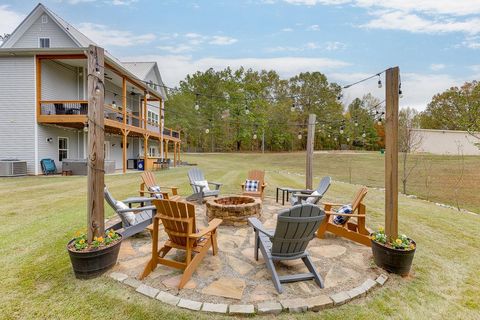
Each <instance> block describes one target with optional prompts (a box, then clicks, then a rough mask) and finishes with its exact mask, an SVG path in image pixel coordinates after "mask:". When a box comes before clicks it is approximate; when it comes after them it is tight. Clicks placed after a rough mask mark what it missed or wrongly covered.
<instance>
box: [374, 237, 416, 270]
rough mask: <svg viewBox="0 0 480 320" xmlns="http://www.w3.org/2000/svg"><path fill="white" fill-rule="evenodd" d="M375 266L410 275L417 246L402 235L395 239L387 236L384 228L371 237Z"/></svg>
mask: <svg viewBox="0 0 480 320" xmlns="http://www.w3.org/2000/svg"><path fill="white" fill-rule="evenodd" d="M370 238H371V240H372V253H373V260H374V261H375V264H376V265H377V266H379V267H380V268H382V269H385V270H387V271H388V272H392V273H396V274H399V275H402V276H406V275H408V273H409V272H410V268H411V267H412V262H413V256H414V255H415V250H416V248H417V244H416V243H415V241H413V240H412V239H410V238H409V237H407V236H406V235H404V234H402V235H399V236H398V237H396V238H395V239H393V238H390V239H389V237H388V236H387V235H386V234H385V231H384V230H383V228H380V229H379V230H378V231H376V232H373V233H372V234H371V235H370Z"/></svg>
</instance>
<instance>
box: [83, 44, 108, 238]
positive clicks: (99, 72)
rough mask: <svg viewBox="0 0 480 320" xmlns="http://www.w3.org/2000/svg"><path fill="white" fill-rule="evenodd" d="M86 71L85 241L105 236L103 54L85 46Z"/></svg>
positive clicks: (92, 47) (100, 50) (97, 48)
mask: <svg viewBox="0 0 480 320" xmlns="http://www.w3.org/2000/svg"><path fill="white" fill-rule="evenodd" d="M87 60H88V63H87V70H88V73H87V75H88V151H89V155H88V169H87V170H88V176H87V201H88V204H87V210H88V212H87V216H88V218H87V219H88V231H87V232H88V233H87V240H88V243H91V242H92V240H93V238H94V237H100V236H103V235H104V233H105V222H104V217H105V214H104V204H103V188H104V187H105V182H104V157H105V155H104V149H103V148H104V146H103V144H104V141H105V132H104V121H103V120H104V111H103V110H104V105H103V104H104V98H105V97H104V89H105V88H104V87H103V79H104V78H103V71H104V70H103V68H104V50H103V49H102V48H99V47H96V46H89V47H88V51H87Z"/></svg>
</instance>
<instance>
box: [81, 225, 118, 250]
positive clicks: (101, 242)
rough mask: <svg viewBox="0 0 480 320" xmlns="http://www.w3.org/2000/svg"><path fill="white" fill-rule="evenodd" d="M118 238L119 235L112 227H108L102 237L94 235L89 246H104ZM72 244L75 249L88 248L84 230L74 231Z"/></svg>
mask: <svg viewBox="0 0 480 320" xmlns="http://www.w3.org/2000/svg"><path fill="white" fill-rule="evenodd" d="M118 239H120V235H119V234H118V233H116V232H115V231H114V230H113V229H110V230H107V231H105V236H104V237H94V238H93V241H92V244H91V247H92V248H95V249H97V248H100V247H105V246H108V245H109V244H111V243H112V242H115V241H116V240H118ZM73 246H74V247H75V250H77V251H82V250H85V249H87V248H88V242H87V234H86V232H82V231H77V232H76V233H75V241H74V242H73Z"/></svg>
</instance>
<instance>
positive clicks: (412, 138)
mask: <svg viewBox="0 0 480 320" xmlns="http://www.w3.org/2000/svg"><path fill="white" fill-rule="evenodd" d="M418 122H419V120H418V112H417V111H416V110H415V109H412V108H405V109H402V110H400V112H399V114H398V146H399V150H400V152H401V153H402V158H401V159H402V166H403V173H402V178H401V180H402V187H403V193H404V194H406V193H407V182H408V178H409V177H410V174H411V173H412V171H413V169H415V167H416V166H417V165H418V159H417V161H416V162H414V163H413V165H410V167H409V166H408V162H409V158H410V154H411V153H412V152H414V151H415V150H417V149H418V147H419V146H420V144H421V143H422V136H421V135H420V134H419V133H418V131H414V130H412V129H413V128H418Z"/></svg>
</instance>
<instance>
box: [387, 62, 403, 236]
mask: <svg viewBox="0 0 480 320" xmlns="http://www.w3.org/2000/svg"><path fill="white" fill-rule="evenodd" d="M399 73H400V70H399V68H398V67H394V68H390V69H388V70H387V71H386V76H385V78H386V79H385V82H386V84H385V91H386V93H385V234H386V236H387V239H390V240H394V239H396V238H397V237H398V98H399V94H398V92H399Z"/></svg>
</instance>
